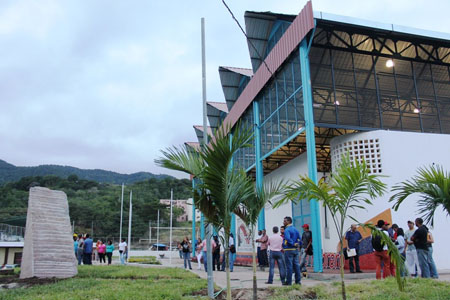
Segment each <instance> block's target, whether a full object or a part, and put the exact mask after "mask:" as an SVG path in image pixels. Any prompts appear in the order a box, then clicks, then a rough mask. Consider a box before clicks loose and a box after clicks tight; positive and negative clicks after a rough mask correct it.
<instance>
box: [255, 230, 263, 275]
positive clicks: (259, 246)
mask: <svg viewBox="0 0 450 300" xmlns="http://www.w3.org/2000/svg"><path fill="white" fill-rule="evenodd" d="M261 235H262V230H258V236H261ZM256 258H257V259H258V266H259V267H260V268H262V259H261V243H260V242H258V239H256Z"/></svg>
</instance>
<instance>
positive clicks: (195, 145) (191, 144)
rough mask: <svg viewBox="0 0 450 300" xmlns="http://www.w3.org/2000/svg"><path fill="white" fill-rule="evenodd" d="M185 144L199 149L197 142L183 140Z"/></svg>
mask: <svg viewBox="0 0 450 300" xmlns="http://www.w3.org/2000/svg"><path fill="white" fill-rule="evenodd" d="M184 144H185V145H186V146H188V147H190V148H192V149H195V150H199V149H200V143H198V142H185V143H184Z"/></svg>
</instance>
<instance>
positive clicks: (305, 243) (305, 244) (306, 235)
mask: <svg viewBox="0 0 450 300" xmlns="http://www.w3.org/2000/svg"><path fill="white" fill-rule="evenodd" d="M302 227H303V234H302V247H301V249H300V271H301V272H302V273H303V276H304V277H306V274H307V270H306V256H307V255H309V256H311V255H312V254H313V251H312V233H311V231H310V230H309V225H308V224H303V226H302Z"/></svg>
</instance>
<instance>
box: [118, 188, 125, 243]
mask: <svg viewBox="0 0 450 300" xmlns="http://www.w3.org/2000/svg"><path fill="white" fill-rule="evenodd" d="M124 188H125V186H124V184H123V183H122V198H121V201H120V231H119V243H122V219H123V190H124Z"/></svg>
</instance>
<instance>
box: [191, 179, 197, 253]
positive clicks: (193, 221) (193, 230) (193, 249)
mask: <svg viewBox="0 0 450 300" xmlns="http://www.w3.org/2000/svg"><path fill="white" fill-rule="evenodd" d="M192 189H193V190H195V178H192ZM195 225H197V224H195V203H194V198H192V246H193V247H192V255H193V256H195V248H196V247H195V242H196V240H197V237H196V236H195Z"/></svg>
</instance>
